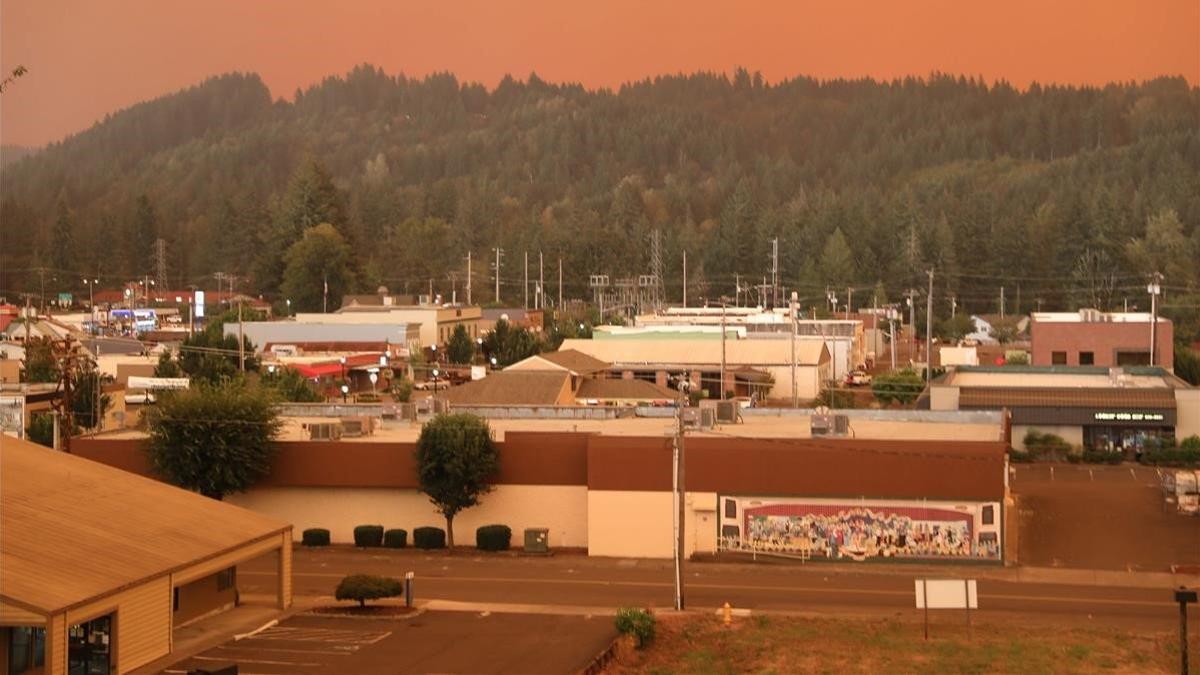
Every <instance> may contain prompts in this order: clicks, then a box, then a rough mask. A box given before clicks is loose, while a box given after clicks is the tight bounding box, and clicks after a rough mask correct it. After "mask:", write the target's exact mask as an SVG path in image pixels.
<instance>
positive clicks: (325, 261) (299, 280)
mask: <svg viewBox="0 0 1200 675" xmlns="http://www.w3.org/2000/svg"><path fill="white" fill-rule="evenodd" d="M285 261H286V263H287V268H286V269H285V270H284V274H283V285H282V287H281V288H280V291H282V293H283V295H284V296H285V297H287V298H288V299H290V300H291V301H292V307H293V308H295V310H296V311H297V312H320V311H324V310H325V309H328V310H330V311H332V310H334V309H337V308H338V307H340V306H341V304H342V296H343V295H345V294H347V293H352V292H353V291H354V290H355V288H356V287H357V285H358V282H357V278H358V277H357V273H356V271H355V267H354V255H353V253H352V252H351V251H350V246H349V244H347V243H346V240H345V238H344V237H342V235H341V234H340V233H339V232H338V231H337V229H335V228H334V227H333V226H332V225H330V224H329V223H322V224H320V225H317V226H315V227H310V228H309V229H307V230H305V231H304V237H303V238H302V239H301V240H300V241H297V242H296V243H294V244H292V246H291V248H289V249H288V251H287V255H286V257H285ZM326 299H328V304H327V305H326Z"/></svg>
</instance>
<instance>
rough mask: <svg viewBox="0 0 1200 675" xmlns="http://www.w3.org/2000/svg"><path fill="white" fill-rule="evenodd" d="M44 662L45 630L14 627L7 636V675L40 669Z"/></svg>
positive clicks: (16, 674)
mask: <svg viewBox="0 0 1200 675" xmlns="http://www.w3.org/2000/svg"><path fill="white" fill-rule="evenodd" d="M45 660H46V629H45V628H32V627H30V626H16V627H14V628H10V629H9V634H8V674H9V675H18V673H24V672H26V671H29V670H35V669H40V668H41V667H42V665H43V664H44V663H45Z"/></svg>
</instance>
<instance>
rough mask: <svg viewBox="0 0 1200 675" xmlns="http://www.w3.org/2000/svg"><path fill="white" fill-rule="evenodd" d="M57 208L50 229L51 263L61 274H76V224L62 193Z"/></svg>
mask: <svg viewBox="0 0 1200 675" xmlns="http://www.w3.org/2000/svg"><path fill="white" fill-rule="evenodd" d="M55 210H56V211H57V214H58V215H57V216H56V217H55V218H54V227H53V229H52V230H51V231H50V264H51V265H53V266H54V267H55V268H56V270H57V271H58V273H59V274H63V275H74V274H75V273H76V257H75V224H74V223H73V222H72V219H71V209H70V207H69V206H67V196H66V194H65V193H60V194H59V196H58V204H57V205H56V208H55Z"/></svg>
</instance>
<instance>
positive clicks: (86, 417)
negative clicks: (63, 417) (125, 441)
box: [71, 361, 112, 431]
mask: <svg viewBox="0 0 1200 675" xmlns="http://www.w3.org/2000/svg"><path fill="white" fill-rule="evenodd" d="M71 389H72V399H71V407H72V410H71V412H72V415H71V416H72V418H73V419H74V421H75V427H76V430H78V429H87V430H89V431H90V430H93V429H96V428H98V427H99V426H100V424H101V423H102V422H103V421H104V415H105V414H106V413H107V412H108V410H109V409H110V408H111V407H112V396H111V395H110V394H107V393H105V392H104V377H103V376H102V375H101V373H100V371H99V370H97V369H96V364H95V363H92V362H90V361H89V362H88V364H87V365H86V367H84V368H82V369H81V370H79V371H77V372H76V373H75V374H74V376H73V379H72V385H71Z"/></svg>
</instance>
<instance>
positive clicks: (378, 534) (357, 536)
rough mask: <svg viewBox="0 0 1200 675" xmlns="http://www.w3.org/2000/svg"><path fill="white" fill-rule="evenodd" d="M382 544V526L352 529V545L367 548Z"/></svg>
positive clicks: (364, 526) (362, 526) (365, 526)
mask: <svg viewBox="0 0 1200 675" xmlns="http://www.w3.org/2000/svg"><path fill="white" fill-rule="evenodd" d="M381 544H383V526H382V525H359V526H358V527H356V528H354V545H355V546H358V547H360V548H368V547H373V546H379V545H381Z"/></svg>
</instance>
